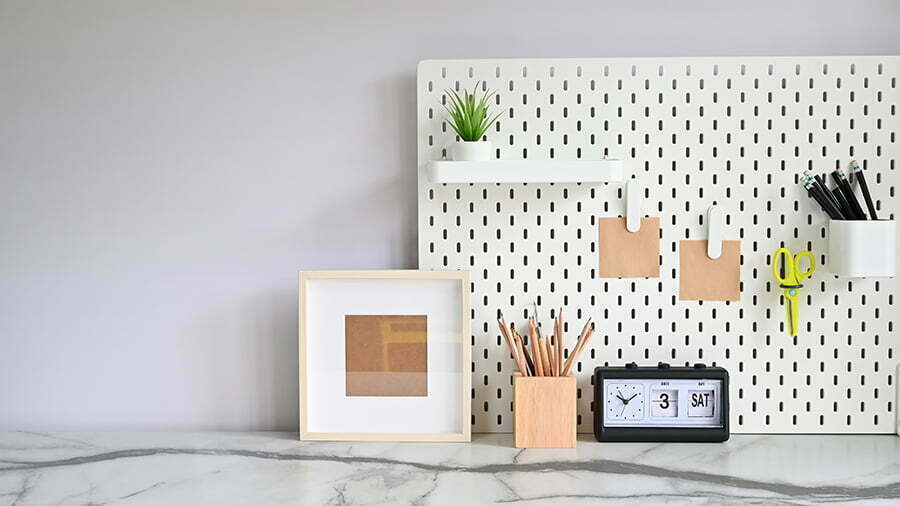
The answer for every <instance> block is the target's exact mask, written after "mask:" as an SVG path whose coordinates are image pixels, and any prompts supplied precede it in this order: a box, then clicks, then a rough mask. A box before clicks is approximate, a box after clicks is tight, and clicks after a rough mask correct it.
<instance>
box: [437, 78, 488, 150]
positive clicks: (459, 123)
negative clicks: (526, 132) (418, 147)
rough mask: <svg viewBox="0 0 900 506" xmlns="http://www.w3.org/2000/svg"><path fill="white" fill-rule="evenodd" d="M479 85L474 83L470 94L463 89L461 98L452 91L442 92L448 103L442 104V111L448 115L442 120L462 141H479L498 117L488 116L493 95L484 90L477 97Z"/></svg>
mask: <svg viewBox="0 0 900 506" xmlns="http://www.w3.org/2000/svg"><path fill="white" fill-rule="evenodd" d="M479 84H481V82H480V81H479V82H478V83H475V87H474V88H472V93H469V92H468V91H466V90H465V89H463V90H462V96H460V95H459V93H457V92H455V91H453V90H444V92H445V93H446V94H447V97H448V98H449V102H450V103H449V105H448V104H444V109H446V110H447V114H449V117H448V116H445V117H444V119H445V120H446V121H447V123H449V124H450V127H451V128H453V130H454V131H456V134H457V135H459V138H460V139H462V140H464V141H477V140H481V137H482V136H483V135H484V133H485V132H487V129H488V128H490V127H491V125H493V124H494V122H495V121H497V118H498V117H500V113H497V114H496V115H494V116H493V117H491V116H490V105H489V104H488V101H489V100H490V98H491V97H492V96H493V95H494V92H493V91H491V90H485V91H484V93H483V94H482V95H481V98H478V97H477V93H478V85H479Z"/></svg>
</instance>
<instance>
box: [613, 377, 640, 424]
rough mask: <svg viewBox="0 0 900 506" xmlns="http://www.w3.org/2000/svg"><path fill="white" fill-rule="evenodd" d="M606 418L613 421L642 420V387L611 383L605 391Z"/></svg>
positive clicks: (632, 384) (631, 384) (633, 384)
mask: <svg viewBox="0 0 900 506" xmlns="http://www.w3.org/2000/svg"><path fill="white" fill-rule="evenodd" d="M606 416H607V417H609V418H610V419H613V420H638V419H641V418H644V386H643V385H641V384H635V383H612V384H610V385H609V388H608V389H607V391H606Z"/></svg>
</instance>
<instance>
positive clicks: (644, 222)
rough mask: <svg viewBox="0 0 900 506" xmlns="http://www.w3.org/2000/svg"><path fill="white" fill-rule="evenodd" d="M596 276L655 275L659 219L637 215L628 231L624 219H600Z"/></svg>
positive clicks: (628, 276)
mask: <svg viewBox="0 0 900 506" xmlns="http://www.w3.org/2000/svg"><path fill="white" fill-rule="evenodd" d="M599 221H600V277H601V278H658V277H659V218H641V228H640V230H638V231H637V232H629V231H628V229H626V228H625V218H600V220H599Z"/></svg>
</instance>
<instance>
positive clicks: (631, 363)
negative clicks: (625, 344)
mask: <svg viewBox="0 0 900 506" xmlns="http://www.w3.org/2000/svg"><path fill="white" fill-rule="evenodd" d="M625 368H626V369H637V364H635V363H634V362H628V363H627V364H625Z"/></svg>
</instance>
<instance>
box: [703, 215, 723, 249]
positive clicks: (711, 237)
mask: <svg viewBox="0 0 900 506" xmlns="http://www.w3.org/2000/svg"><path fill="white" fill-rule="evenodd" d="M706 230H707V231H708V235H707V239H706V255H707V256H708V257H709V258H712V259H713V260H715V259H717V258H719V257H720V256H722V210H721V209H719V208H718V207H716V206H709V209H707V210H706Z"/></svg>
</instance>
